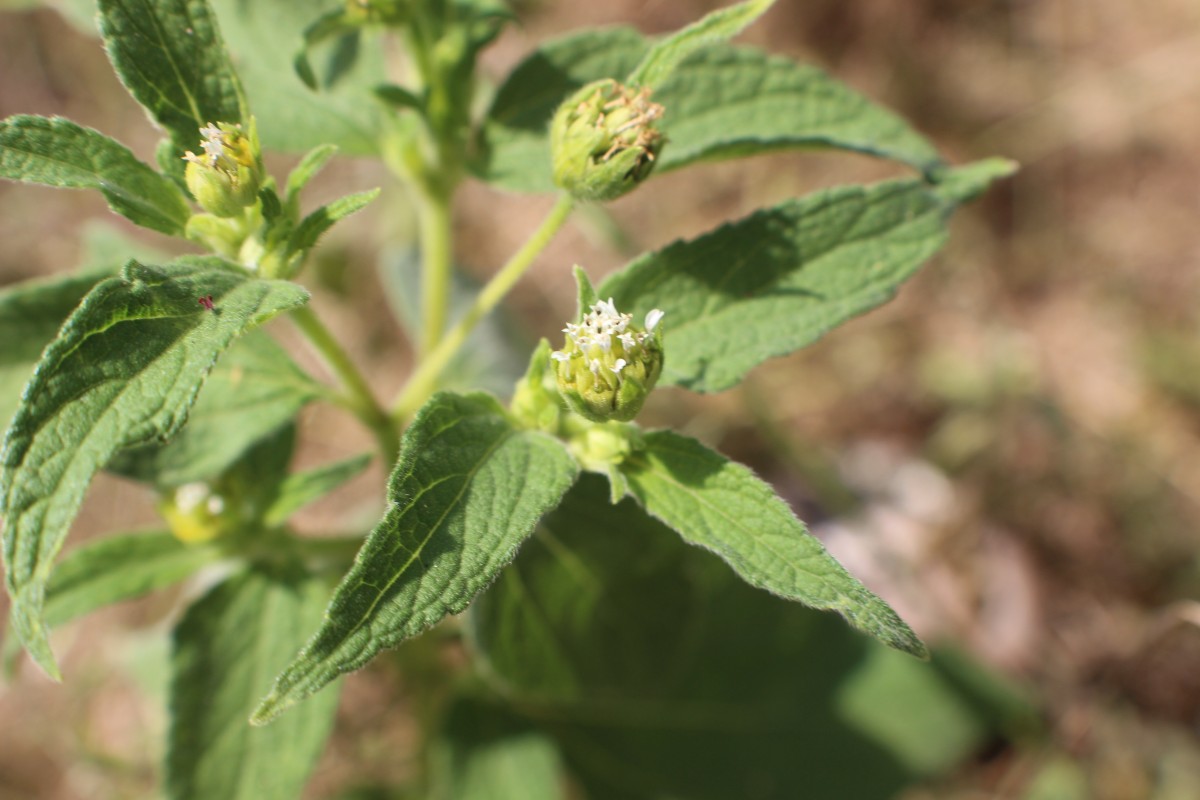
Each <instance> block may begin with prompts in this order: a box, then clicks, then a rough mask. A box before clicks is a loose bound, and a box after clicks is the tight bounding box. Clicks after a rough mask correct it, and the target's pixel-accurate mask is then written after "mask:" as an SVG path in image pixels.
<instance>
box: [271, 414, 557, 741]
mask: <svg viewBox="0 0 1200 800" xmlns="http://www.w3.org/2000/svg"><path fill="white" fill-rule="evenodd" d="M577 474H578V467H577V466H576V464H575V462H574V460H573V459H572V458H571V457H570V456H569V455H568V454H567V451H566V449H565V448H564V447H563V445H562V444H561V443H560V442H558V441H557V440H555V439H552V438H550V437H548V436H546V435H544V434H541V433H538V432H535V431H521V430H517V429H515V428H514V427H513V426H512V424H511V422H510V421H509V419H508V418H507V416H506V415H505V413H504V411H503V410H502V409H501V407H500V406H499V404H498V403H497V402H496V401H495V400H494V399H493V398H491V397H490V396H488V395H484V394H476V395H467V396H459V395H453V394H449V393H443V394H438V395H434V397H433V398H432V399H431V400H430V401H429V402H428V403H426V405H425V406H424V408H422V409H421V411H420V412H418V414H417V416H416V418H415V419H414V420H413V423H412V425H411V427H409V429H408V430H407V431H406V432H405V434H404V441H403V443H402V445H401V454H400V461H399V462H398V463H397V465H396V469H395V471H394V472H393V473H392V477H391V480H390V481H389V486H388V500H389V501H390V504H391V505H390V507H389V510H388V512H387V515H386V516H385V517H384V518H383V520H382V521H381V522H380V523H379V525H378V526H377V527H376V528H375V530H373V531H372V532H371V534H370V535H369V536H368V537H367V541H366V543H365V544H364V545H363V548H362V550H361V551H359V554H358V558H357V559H355V562H354V566H353V567H352V568H351V570H350V572H349V573H347V575H346V576H345V578H343V580H342V583H341V585H340V586H339V587H338V589H337V591H336V592H335V593H334V596H333V600H332V601H331V602H330V604H329V609H328V610H327V611H326V614H325V622H324V624H323V625H321V627H320V629H319V630H318V631H317V633H316V635H315V636H314V637H313V639H312V640H311V641H310V642H309V643H308V645H307V646H306V647H305V648H304V650H303V651H301V652H300V654H299V655H297V656H296V658H295V660H293V662H292V663H291V665H289V666H288V668H287V669H285V670H284V671H283V672H282V673H281V674H280V675H279V677H278V678H277V679H276V681H275V686H274V688H273V689H272V690H271V693H270V694H269V695H268V696H267V698H266V699H265V700H263V702H262V704H261V705H260V706H259V707H258V710H257V711H255V713H254V717H253V719H252V721H253V722H255V723H257V724H262V723H265V722H267V721H269V720H270V719H272V718H273V717H275V716H276V715H278V714H279V713H280V712H282V711H283V710H284V709H286V708H287V707H288V706H290V705H292V704H294V703H296V702H298V701H299V700H302V699H304V698H305V697H307V696H309V695H311V694H313V693H314V692H316V691H317V690H319V689H320V688H321V687H323V686H324V685H325V684H327V683H329V682H330V681H332V680H334V679H335V678H337V677H338V676H339V675H342V674H343V673H346V672H350V671H351V670H355V669H358V668H359V667H362V666H363V665H364V664H366V663H367V662H368V661H369V660H370V659H371V658H372V657H374V655H375V654H376V653H378V652H379V651H381V650H384V649H386V648H390V647H395V646H396V645H397V644H399V643H400V642H401V641H403V640H404V639H407V638H409V637H412V636H415V635H417V634H418V633H420V632H421V631H423V630H425V629H427V628H429V627H430V626H432V625H434V624H435V623H437V622H438V621H440V620H441V619H442V618H443V617H445V616H447V615H448V614H455V613H458V612H459V611H462V610H463V609H464V608H466V606H467V604H468V603H469V602H470V601H471V599H472V598H473V597H474V596H475V595H476V594H477V593H478V592H479V591H480V590H482V589H483V588H484V587H486V586H487V585H488V584H489V583H491V582H492V580H493V579H495V577H496V574H497V573H498V572H499V571H500V569H501V568H502V567H503V566H504V565H505V564H507V563H508V562H509V561H511V560H512V558H513V556H514V555H515V554H516V550H517V548H518V547H519V546H520V544H521V542H523V541H524V540H525V538H526V537H527V536H529V534H530V533H531V532H532V531H533V527H534V525H535V524H536V523H537V520H538V518H539V517H541V515H542V514H544V513H545V512H546V511H548V510H549V509H551V508H553V507H554V505H555V504H556V503H557V502H558V501H559V499H560V498H561V497H562V495H563V493H564V492H566V490H567V489H568V488H569V487H570V486H571V484H572V483H573V482H574V480H575V477H576V475H577Z"/></svg>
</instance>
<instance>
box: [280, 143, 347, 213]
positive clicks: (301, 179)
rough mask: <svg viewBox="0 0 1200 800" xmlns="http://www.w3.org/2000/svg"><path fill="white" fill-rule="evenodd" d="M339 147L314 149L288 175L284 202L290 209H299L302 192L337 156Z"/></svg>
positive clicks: (322, 146)
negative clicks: (330, 160)
mask: <svg viewBox="0 0 1200 800" xmlns="http://www.w3.org/2000/svg"><path fill="white" fill-rule="evenodd" d="M337 151H338V149H337V145H332V144H325V145H321V146H319V147H314V148H313V149H312V150H309V151H308V152H307V153H305V154H304V157H303V158H301V159H300V163H299V164H297V165H296V168H295V169H293V170H292V171H291V172H289V173H288V176H287V189H286V191H285V192H284V196H283V197H284V199H283V201H284V202H285V203H287V205H288V207H289V208H296V209H298V208H299V203H300V192H301V191H302V190H303V189H304V187H305V186H307V185H308V182H309V181H311V180H312V179H313V178H314V177H315V176H316V174H317V173H318V172H320V171H321V170H322V169H324V167H325V165H326V164H328V163H329V159H331V158H333V157H334V156H335V155H337Z"/></svg>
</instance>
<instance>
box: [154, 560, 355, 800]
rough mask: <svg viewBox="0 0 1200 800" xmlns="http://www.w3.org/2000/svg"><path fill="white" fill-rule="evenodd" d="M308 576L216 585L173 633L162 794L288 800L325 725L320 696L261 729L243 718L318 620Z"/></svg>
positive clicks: (319, 584)
mask: <svg viewBox="0 0 1200 800" xmlns="http://www.w3.org/2000/svg"><path fill="white" fill-rule="evenodd" d="M328 598H329V590H328V588H327V587H326V585H325V584H324V582H323V581H320V580H316V579H313V578H305V577H295V578H291V577H289V578H284V577H276V576H273V575H265V574H261V573H258V572H248V573H244V574H241V575H238V576H235V577H233V578H231V579H230V580H228V581H226V582H225V583H222V584H221V585H219V586H217V587H216V588H215V589H213V590H212V591H211V592H209V594H208V595H206V596H205V597H204V598H202V599H201V600H200V601H199V602H197V603H196V604H195V605H194V606H192V607H191V608H190V609H189V610H188V612H187V614H186V615H185V616H184V618H183V620H182V621H181V622H180V623H179V626H178V627H177V628H176V629H175V644H174V652H173V654H172V659H171V666H172V672H173V674H172V677H171V701H170V705H171V729H170V734H169V745H168V754H167V791H168V796H169V797H170V798H171V799H172V800H218V798H219V800H293V798H296V797H299V796H300V794H301V790H302V789H303V788H304V783H305V781H306V780H307V778H308V774H309V773H310V772H311V771H312V768H313V765H314V764H315V762H316V760H317V758H318V756H320V754H321V750H322V748H323V746H324V744H325V740H326V738H327V737H328V736H329V732H330V730H331V729H332V727H333V717H334V712H335V711H336V710H337V700H338V693H337V692H336V691H333V692H326V693H325V694H323V695H322V696H321V697H319V698H316V699H314V700H313V701H312V702H310V703H306V704H305V705H304V707H303V708H301V709H299V710H298V711H297V712H296V713H295V714H293V715H291V716H289V717H288V718H287V719H285V720H282V721H280V722H279V724H277V725H274V726H272V727H270V728H267V729H261V728H251V727H250V726H249V725H247V724H246V716H247V715H248V714H249V713H250V711H251V709H252V708H253V707H254V702H255V700H257V699H258V694H257V693H258V692H259V691H261V686H262V681H263V680H264V678H266V676H269V675H271V674H272V673H273V672H275V671H277V670H278V669H279V668H280V667H282V666H283V665H284V663H286V659H287V657H288V654H290V653H292V652H294V651H295V649H296V648H297V647H299V646H300V645H301V644H303V642H304V637H305V636H307V635H308V633H309V631H311V630H312V628H313V626H315V625H317V624H318V623H319V622H320V619H321V612H322V611H323V610H324V608H325V601H326V600H327V599H328Z"/></svg>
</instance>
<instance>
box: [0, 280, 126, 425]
mask: <svg viewBox="0 0 1200 800" xmlns="http://www.w3.org/2000/svg"><path fill="white" fill-rule="evenodd" d="M106 277H108V275H107V274H105V273H103V272H92V273H87V274H82V275H71V276H68V277H65V278H61V277H60V278H52V279H49V280H37V281H28V282H25V283H19V284H17V285H15V286H10V287H6V288H5V289H4V290H3V291H0V425H2V426H3V427H4V429H5V430H8V424H9V422H10V421H11V420H12V417H13V414H14V413H16V410H17V406H18V405H19V404H20V402H21V390H22V389H24V388H25V384H26V383H28V382H29V376H30V375H32V374H33V367H34V365H35V364H37V362H38V358H39V357H41V355H42V350H43V349H45V347H46V345H47V344H49V343H50V340H51V339H53V338H54V336H55V334H57V333H58V329H59V328H61V327H62V324H63V322H64V321H65V320H66V318H67V317H68V316H70V314H71V312H72V311H74V310H75V307H76V306H77V305H79V303H80V302H81V301H82V300H83V298H84V296H85V295H87V293H88V292H90V291H91V290H92V287H93V286H95V285H96V284H97V283H99V282H100V281H101V280H103V279H104V278H106Z"/></svg>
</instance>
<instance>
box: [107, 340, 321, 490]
mask: <svg viewBox="0 0 1200 800" xmlns="http://www.w3.org/2000/svg"><path fill="white" fill-rule="evenodd" d="M324 392H325V389H324V388H323V387H322V386H321V385H320V384H319V383H317V382H316V381H314V380H313V379H312V378H311V377H310V376H309V375H307V374H306V373H305V372H303V371H302V370H301V369H300V368H299V367H298V366H296V364H295V362H294V361H292V359H291V357H290V356H288V354H287V352H286V351H284V349H283V348H282V347H280V346H279V345H278V344H276V343H275V340H273V339H272V338H271V337H270V336H268V335H267V334H265V333H263V332H261V331H252V332H250V333H249V334H247V335H246V336H244V337H242V338H240V339H238V340H237V341H235V342H234V343H233V344H232V345H231V346H230V348H229V351H228V352H227V353H225V355H223V356H222V357H221V360H220V361H218V362H217V365H216V366H215V367H214V368H213V370H212V373H211V374H210V375H209V376H208V380H207V381H205V384H204V388H203V389H201V390H200V394H199V396H198V397H197V398H196V403H195V405H194V406H192V409H191V411H189V412H188V424H187V425H186V426H184V428H183V429H182V430H180V431H179V432H178V433H176V434H175V435H174V436H172V437H171V439H170V440H169V441H167V442H165V443H163V442H153V443H150V444H145V445H141V446H138V447H132V448H129V449H127V450H123V451H121V452H120V453H118V454H117V455H116V457H115V458H114V459H113V460H112V461H111V462H110V463H109V464H108V465H107V467H106V468H107V469H108V470H109V471H110V472H116V473H118V474H120V475H124V476H126V477H129V478H133V479H135V480H139V481H143V482H145V483H149V484H152V485H154V486H157V487H159V488H162V489H167V488H172V487H176V486H182V485H183V484H185V483H192V482H193V481H208V480H210V479H212V478H214V477H216V476H217V475H219V474H220V473H222V472H224V471H225V470H226V469H228V468H229V467H230V465H232V464H233V463H234V462H235V461H236V460H237V459H238V457H239V456H241V455H242V454H243V453H244V452H245V451H246V450H247V449H248V448H250V447H251V446H252V445H253V444H254V443H255V442H258V441H260V440H261V439H263V437H265V436H267V435H268V434H270V433H271V432H272V431H275V430H278V429H279V428H280V427H281V426H283V425H284V424H286V423H287V422H288V421H289V420H291V419H293V418H294V417H295V416H296V413H297V412H298V411H299V410H300V409H301V408H303V407H304V406H305V405H307V404H308V403H310V402H312V401H313V400H315V399H317V398H319V397H321V396H322V394H323V393H324Z"/></svg>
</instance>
